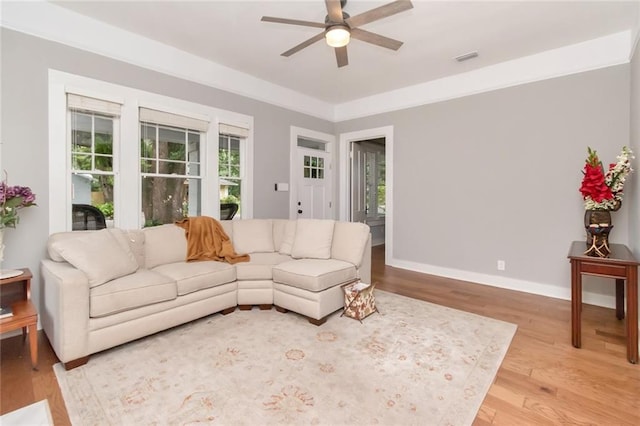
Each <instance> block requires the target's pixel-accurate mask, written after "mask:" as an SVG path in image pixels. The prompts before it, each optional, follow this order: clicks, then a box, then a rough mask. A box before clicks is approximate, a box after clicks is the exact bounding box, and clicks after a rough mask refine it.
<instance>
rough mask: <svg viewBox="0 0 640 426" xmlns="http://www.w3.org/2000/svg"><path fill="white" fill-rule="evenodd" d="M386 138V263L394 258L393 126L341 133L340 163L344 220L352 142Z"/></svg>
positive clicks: (346, 217)
mask: <svg viewBox="0 0 640 426" xmlns="http://www.w3.org/2000/svg"><path fill="white" fill-rule="evenodd" d="M376 138H384V140H385V145H384V156H385V168H386V172H385V188H386V194H385V205H386V211H385V221H384V226H385V237H384V244H385V246H384V251H385V263H386V262H388V261H389V260H391V259H392V254H393V126H385V127H376V128H372V129H364V130H357V131H355V132H347V133H341V134H340V138H339V141H340V142H339V152H338V155H339V157H338V158H339V164H340V188H339V191H338V193H339V197H340V198H339V200H340V216H339V219H340V220H343V221H349V220H350V217H349V216H350V213H349V212H350V209H351V187H350V184H349V181H350V179H349V177H350V176H351V170H350V164H351V162H350V161H349V155H350V152H351V144H352V143H353V142H359V141H363V140H368V139H376Z"/></svg>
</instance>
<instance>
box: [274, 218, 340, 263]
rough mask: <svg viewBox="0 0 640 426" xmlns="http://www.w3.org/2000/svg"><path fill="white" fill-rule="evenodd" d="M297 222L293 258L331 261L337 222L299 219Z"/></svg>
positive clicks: (292, 251) (292, 248)
mask: <svg viewBox="0 0 640 426" xmlns="http://www.w3.org/2000/svg"><path fill="white" fill-rule="evenodd" d="M297 222H298V223H297V224H296V230H295V237H294V239H293V246H292V247H291V257H293V258H296V259H301V258H310V259H329V258H330V257H331V242H332V241H333V228H334V225H335V220H327V219H298V221H297ZM281 250H282V249H281Z"/></svg>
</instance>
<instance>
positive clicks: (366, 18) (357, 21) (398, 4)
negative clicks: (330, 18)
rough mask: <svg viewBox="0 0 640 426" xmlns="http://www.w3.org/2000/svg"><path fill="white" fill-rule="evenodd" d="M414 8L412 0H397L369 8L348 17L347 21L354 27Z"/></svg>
mask: <svg viewBox="0 0 640 426" xmlns="http://www.w3.org/2000/svg"><path fill="white" fill-rule="evenodd" d="M411 8H413V4H412V3H411V0H396V1H394V2H392V3H388V4H385V5H383V6H380V7H376V8H375V9H371V10H368V11H366V12H364V13H361V14H360V15H356V16H352V17H351V18H347V19H346V22H347V24H349V26H350V27H351V28H352V29H353V28H355V27H359V26H361V25H364V24H368V23H369V22H373V21H377V20H378V19H382V18H386V17H387V16H391V15H395V14H396V13H400V12H404V11H405V10H409V9H411Z"/></svg>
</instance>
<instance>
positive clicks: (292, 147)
mask: <svg viewBox="0 0 640 426" xmlns="http://www.w3.org/2000/svg"><path fill="white" fill-rule="evenodd" d="M299 136H302V137H304V138H307V139H313V140H317V141H319V142H322V143H324V144H325V147H326V149H325V152H326V153H327V154H328V155H329V159H330V162H329V165H328V166H329V167H328V168H327V169H326V170H325V176H326V174H327V172H328V173H329V174H330V181H329V185H328V189H329V196H328V197H327V198H328V199H329V203H330V206H331V207H330V208H329V218H328V219H333V218H334V217H335V213H334V211H335V209H334V208H333V206H335V188H334V183H333V159H334V154H333V153H334V152H335V144H336V137H335V135H331V134H329V133H322V132H318V131H315V130H309V129H304V128H302V127H296V126H291V128H290V138H289V219H296V218H297V217H298V214H297V213H296V211H297V209H298V206H297V203H298V179H297V174H296V173H297V171H298V168H297V167H296V161H297V157H298V137H299Z"/></svg>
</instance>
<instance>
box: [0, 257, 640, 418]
mask: <svg viewBox="0 0 640 426" xmlns="http://www.w3.org/2000/svg"><path fill="white" fill-rule="evenodd" d="M372 263H373V271H372V273H373V281H374V282H377V283H378V284H377V288H378V289H381V290H386V291H390V292H393V293H398V294H402V295H405V296H410V297H414V298H417V299H422V300H426V301H429V302H432V303H437V304H440V305H444V306H449V307H451V308H455V309H460V310H463V311H467V312H473V313H477V314H480V315H484V316H488V317H492V318H496V319H500V320H504V321H509V322H512V323H515V324H517V325H518V331H517V332H516V335H515V337H514V339H513V342H512V343H511V347H510V348H509V351H508V352H507V355H506V357H505V359H504V361H503V363H502V367H501V368H500V370H499V372H498V375H497V376H496V380H495V383H494V384H493V385H492V386H491V389H490V390H489V393H488V394H487V397H486V398H485V400H484V403H483V405H482V407H481V408H480V411H479V412H478V416H477V418H476V420H475V423H474V424H475V425H488V424H494V425H509V426H513V425H528V424H531V425H544V424H563V425H566V424H575V425H587V424H594V425H638V424H640V402H639V400H640V365H632V364H629V363H628V362H627V360H626V346H625V339H624V321H618V320H616V318H615V312H614V311H613V310H612V309H605V308H599V307H595V306H591V305H585V306H584V308H583V315H582V316H583V324H582V333H583V334H582V345H583V347H582V349H575V348H574V347H572V346H571V326H570V320H571V306H570V302H569V301H564V300H557V299H551V298H548V297H542V296H535V295H530V294H526V293H520V292H515V291H509V290H502V289H497V288H492V287H488V286H482V285H477V284H471V283H466V282H462V281H456V280H450V279H445V278H440V277H434V276H430V275H425V274H420V273H417V272H410V271H405V270H402V269H396V268H391V267H388V266H385V265H384V247H382V246H379V247H375V248H374V250H373V262H372ZM39 344H40V362H39V371H32V370H31V367H30V361H29V349H28V344H23V342H22V338H21V337H12V338H9V339H4V340H2V342H1V344H0V362H1V368H0V373H1V374H0V397H1V398H0V414H4V413H6V412H9V411H12V410H14V409H17V408H20V407H23V406H25V405H28V404H31V403H33V402H36V401H39V400H42V399H45V398H47V399H48V400H49V404H50V406H51V409H52V414H53V417H54V421H55V424H56V425H67V424H69V419H68V416H67V412H66V409H65V407H64V402H63V400H62V397H61V394H60V390H59V388H58V386H57V382H56V378H55V375H54V373H53V370H52V366H53V364H54V363H56V362H57V359H56V356H55V355H54V354H53V351H52V350H51V347H50V346H49V343H48V341H47V339H46V337H45V336H44V335H43V334H42V332H40V335H39ZM89 362H91V361H89ZM425 424H428V420H426V423H425Z"/></svg>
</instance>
